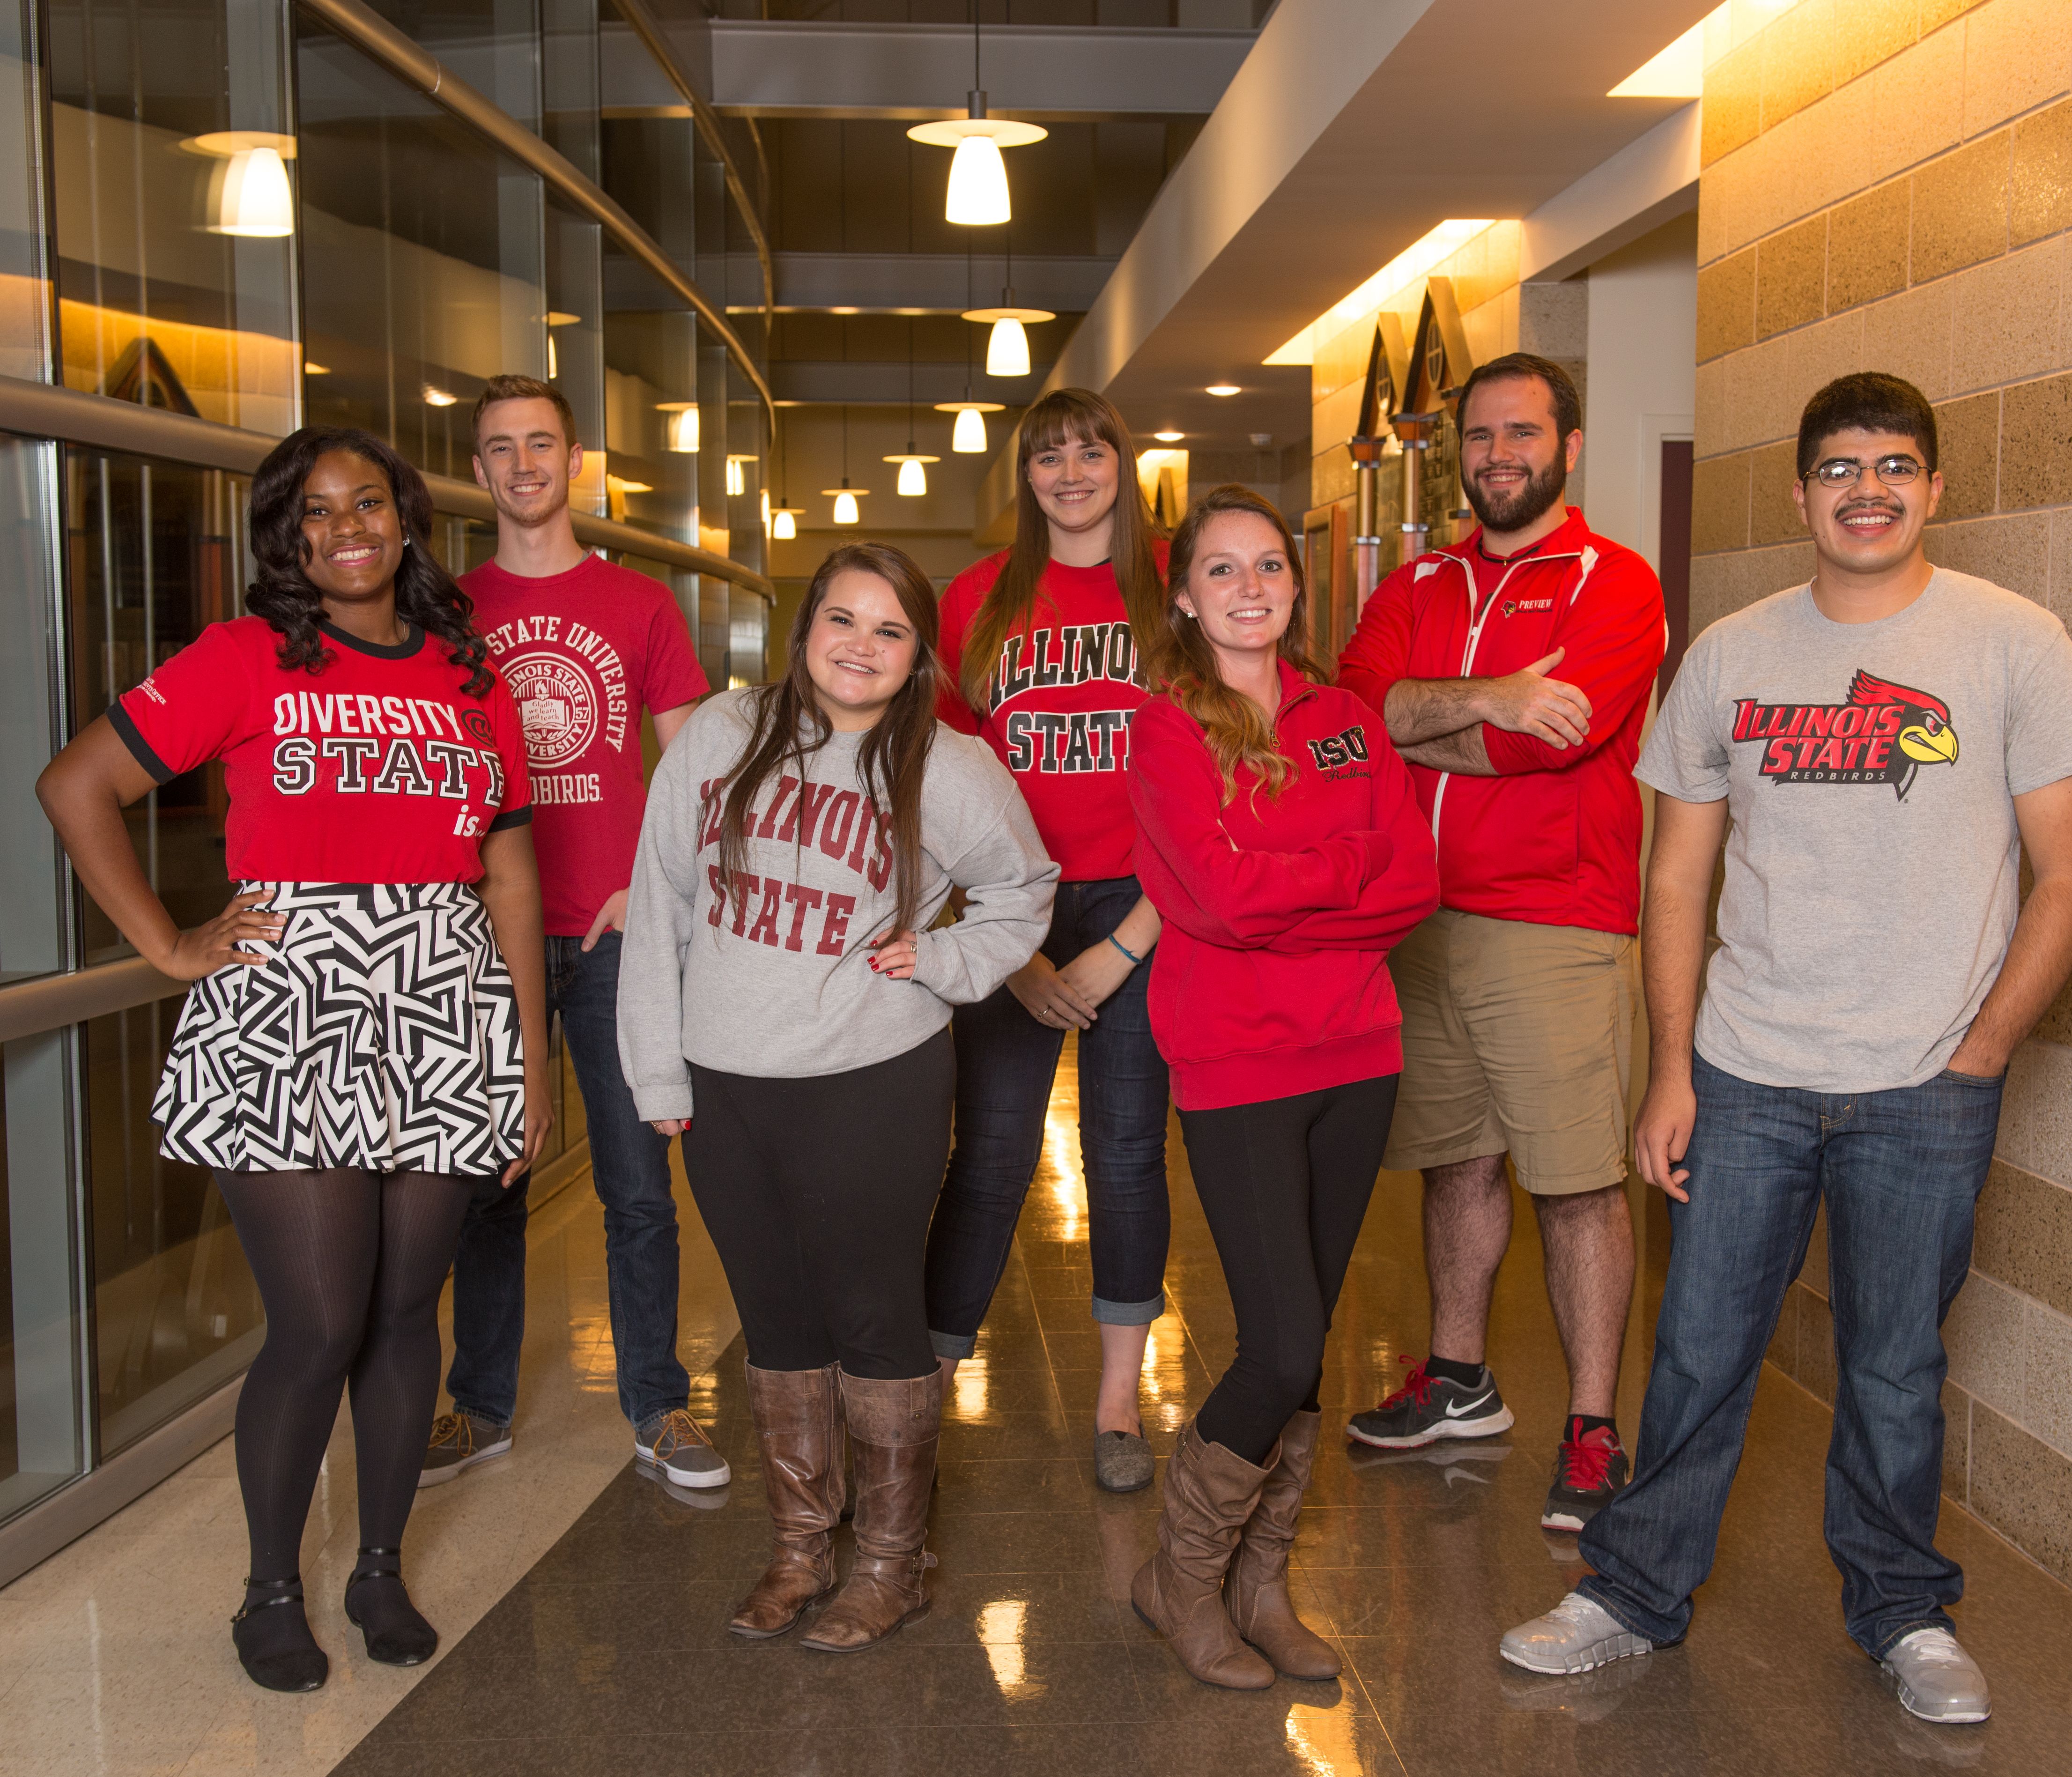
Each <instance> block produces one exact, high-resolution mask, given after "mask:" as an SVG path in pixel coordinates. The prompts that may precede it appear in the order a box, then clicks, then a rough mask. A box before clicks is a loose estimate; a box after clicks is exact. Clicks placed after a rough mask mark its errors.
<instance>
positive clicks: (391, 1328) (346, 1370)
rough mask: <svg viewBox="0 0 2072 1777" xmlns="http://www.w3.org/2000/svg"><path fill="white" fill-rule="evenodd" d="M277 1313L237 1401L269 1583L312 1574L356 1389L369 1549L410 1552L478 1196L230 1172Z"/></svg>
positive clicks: (457, 1182) (455, 1187)
mask: <svg viewBox="0 0 2072 1777" xmlns="http://www.w3.org/2000/svg"><path fill="white" fill-rule="evenodd" d="M216 1184H217V1187H219V1188H220V1190H221V1191H222V1192H223V1199H224V1202H225V1203H228V1205H229V1206H230V1216H231V1220H232V1221H233V1222H235V1223H236V1225H237V1238H238V1240H239V1242H240V1244H242V1245H243V1247H244V1248H245V1259H246V1261H248V1262H249V1264H250V1265H251V1267H252V1274H253V1277H255V1278H257V1280H258V1284H259V1294H260V1296H261V1299H262V1300H263V1301H264V1302H265V1305H266V1343H265V1345H264V1346H263V1347H261V1350H260V1352H259V1355H258V1356H257V1358H255V1359H253V1363H252V1368H250V1369H249V1371H247V1372H245V1390H244V1392H243V1393H242V1394H240V1396H239V1397H238V1399H237V1484H238V1487H239V1488H240V1491H242V1492H243V1493H244V1495H245V1526H246V1528H247V1529H248V1530H249V1532H251V1537H252V1570H251V1577H252V1578H253V1579H254V1580H272V1579H286V1578H287V1577H289V1576H290V1575H291V1574H293V1573H296V1572H298V1570H299V1569H300V1567H301V1565H302V1527H303V1524H304V1523H305V1522H306V1520H307V1519H308V1517H309V1515H310V1493H311V1492H312V1491H314V1490H315V1487H316V1480H317V1471H318V1470H319V1468H320V1467H321V1466H323V1455H324V1446H326V1445H327V1443H329V1442H330V1441H331V1428H332V1426H333V1425H335V1424H336V1423H337V1421H338V1401H339V1391H340V1390H341V1389H342V1388H344V1387H345V1385H346V1384H347V1383H348V1382H350V1383H351V1384H352V1438H353V1446H354V1450H355V1454H356V1458H357V1459H358V1464H359V1479H360V1544H361V1545H362V1546H363V1547H364V1548H368V1549H397V1548H400V1547H401V1545H402V1540H403V1527H404V1525H405V1524H408V1523H409V1519H410V1502H411V1501H412V1499H414V1498H415V1497H416V1495H417V1475H418V1473H419V1471H421V1469H422V1468H423V1467H424V1463H425V1441H426V1438H428V1437H429V1436H430V1433H431V1427H432V1409H433V1408H434V1406H435V1405H437V1404H438V1390H439V1325H438V1307H439V1290H440V1288H441V1286H442V1285H443V1284H444V1283H445V1281H446V1267H447V1266H448V1265H450V1264H451V1263H452V1262H453V1256H454V1246H455V1244H457V1243H458V1240H459V1239H460V1224H461V1218H462V1216H464V1215H465V1214H466V1213H467V1203H468V1195H469V1191H470V1184H469V1182H468V1181H467V1180H464V1179H460V1178H454V1177H451V1176H450V1175H448V1174H443V1173H428V1172H396V1173H385V1174H384V1173H376V1172H363V1171H360V1170H357V1169H353V1168H347V1169H343V1170H338V1171H332V1172H218V1173H217V1174H216Z"/></svg>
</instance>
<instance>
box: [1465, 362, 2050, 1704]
mask: <svg viewBox="0 0 2072 1777" xmlns="http://www.w3.org/2000/svg"><path fill="white" fill-rule="evenodd" d="M1798 468H1799V482H1798V486H1797V487H1796V489H1795V490H1794V498H1795V500H1797V502H1798V504H1799V509H1800V512H1802V514H1803V516H1804V519H1805V521H1806V526H1807V529H1808V530H1809V531H1810V532H1811V533H1812V537H1813V544H1814V550H1815V557H1816V561H1817V566H1816V568H1815V573H1814V577H1813V579H1812V581H1811V583H1810V584H1808V585H1807V586H1800V587H1796V588H1794V589H1793V590H1790V591H1788V592H1781V593H1778V594H1775V595H1774V596H1773V597H1771V598H1769V599H1764V600H1762V602H1760V603H1757V604H1755V605H1753V606H1751V607H1749V608H1748V609H1747V610H1745V611H1740V612H1737V613H1736V614H1735V615H1733V616H1730V617H1727V618H1725V619H1721V620H1720V622H1719V623H1715V624H1713V625H1712V627H1711V628H1709V629H1708V630H1707V631H1705V633H1704V635H1703V636H1700V638H1699V639H1698V640H1697V641H1696V644H1693V646H1692V649H1691V651H1690V653H1689V654H1688V656H1687V657H1686V658H1685V660H1684V661H1683V667H1682V668H1681V670H1680V671H1679V673H1678V674H1677V677H1676V682H1675V685H1673V686H1671V689H1670V693H1669V696H1668V698H1667V701H1666V702H1665V703H1664V704H1663V710H1662V714H1661V716H1660V718H1659V721H1658V722H1656V724H1655V731H1654V733H1653V734H1652V736H1651V738H1650V739H1649V741H1648V743H1647V746H1646V750H1645V751H1643V753H1642V755H1641V760H1640V764H1639V767H1638V775H1639V777H1640V778H1641V779H1642V782H1644V783H1646V784H1651V785H1653V786H1654V788H1655V790H1656V791H1657V792H1659V793H1658V795H1657V796H1656V799H1655V842H1654V849H1653V853H1652V856H1651V860H1650V863H1649V867H1648V878H1647V900H1646V912H1645V915H1644V917H1643V920H1642V963H1643V973H1644V978H1645V981H1646V993H1647V1009H1648V1017H1649V1021H1650V1026H1651V1045H1652V1055H1651V1077H1650V1080H1649V1083H1648V1088H1647V1094H1646V1098H1645V1100H1643V1102H1642V1106H1641V1111H1640V1117H1639V1120H1638V1125H1637V1126H1636V1129H1635V1132H1634V1141H1635V1146H1636V1149H1637V1150H1638V1162H1639V1166H1640V1171H1641V1174H1642V1177H1643V1178H1646V1180H1647V1182H1648V1183H1651V1184H1653V1185H1655V1186H1659V1187H1660V1188H1661V1189H1662V1191H1663V1192H1665V1193H1666V1194H1667V1196H1668V1198H1669V1199H1670V1205H1669V1214H1670V1223H1671V1230H1672V1233H1673V1236H1674V1237H1673V1243H1672V1246H1671V1257H1670V1262H1669V1273H1668V1277H1667V1282H1666V1285H1665V1287H1664V1292H1663V1302H1662V1310H1661V1315H1660V1318H1659V1322H1657V1326H1656V1331H1655V1363H1654V1367H1653V1369H1652V1371H1651V1374H1650V1376H1649V1378H1648V1386H1647V1396H1646V1402H1645V1404H1644V1405H1643V1406H1642V1412H1641V1429H1640V1446H1639V1450H1638V1465H1637V1468H1636V1471H1635V1473H1634V1478H1633V1480H1632V1483H1630V1485H1629V1486H1628V1487H1626V1490H1625V1491H1623V1492H1622V1494H1620V1495H1618V1498H1616V1499H1614V1500H1613V1502H1612V1503H1610V1504H1609V1505H1608V1506H1607V1507H1605V1509H1604V1510H1603V1511H1601V1512H1599V1513H1598V1514H1597V1516H1596V1517H1595V1518H1593V1520H1591V1522H1590V1524H1589V1527H1588V1528H1587V1529H1586V1530H1585V1532H1584V1534H1583V1537H1582V1541H1581V1552H1582V1555H1583V1558H1584V1559H1585V1561H1588V1562H1589V1565H1590V1566H1591V1567H1592V1568H1593V1569H1594V1572H1593V1573H1591V1574H1590V1575H1589V1577H1587V1578H1585V1580H1584V1581H1583V1582H1582V1583H1581V1586H1579V1587H1578V1589H1577V1590H1576V1591H1574V1592H1572V1593H1570V1594H1568V1597H1567V1598H1564V1599H1563V1600H1562V1602H1560V1604H1559V1605H1558V1606H1556V1607H1555V1609H1554V1610H1552V1611H1551V1612H1550V1613H1549V1614H1548V1615H1546V1616H1544V1617H1540V1618H1538V1619H1535V1620H1534V1621H1532V1622H1531V1623H1524V1624H1522V1625H1521V1626H1519V1627H1518V1628H1515V1629H1513V1630H1512V1631H1511V1632H1510V1633H1509V1634H1508V1635H1505V1636H1504V1638H1503V1644H1502V1650H1501V1651H1502V1652H1503V1657H1504V1658H1505V1659H1506V1660H1510V1661H1511V1662H1512V1663H1513V1664H1515V1665H1519V1666H1524V1667H1527V1668H1530V1669H1531V1670H1533V1671H1535V1672H1587V1671H1589V1670H1590V1669H1591V1668H1593V1667H1595V1666H1597V1665H1601V1664H1604V1663H1605V1661H1607V1660H1617V1659H1621V1658H1623V1657H1625V1656H1629V1655H1634V1654H1645V1653H1647V1652H1650V1651H1651V1649H1652V1648H1654V1647H1660V1646H1663V1645H1666V1644H1667V1643H1673V1642H1676V1641H1680V1640H1681V1639H1683V1634H1684V1631H1685V1630H1686V1629H1687V1627H1688V1625H1689V1623H1690V1620H1691V1610H1692V1604H1691V1594H1692V1592H1693V1591H1694V1590H1696V1587H1697V1586H1699V1585H1700V1582H1703V1581H1704V1578H1705V1577H1706V1575H1707V1573H1708V1572H1709V1571H1710V1569H1711V1567H1712V1556H1713V1551H1714V1548H1715V1545H1716V1542H1717V1540H1718V1534H1719V1527H1720V1515H1721V1513H1722V1512H1724V1511H1725V1507H1726V1500H1727V1491H1728V1489H1729V1487H1730V1486H1731V1485H1732V1484H1733V1476H1734V1470H1735V1467H1736V1466H1737V1464H1738V1462H1740V1459H1741V1442H1742V1438H1743V1436H1744V1434H1745V1430H1746V1428H1747V1424H1748V1415H1749V1405H1750V1403H1751V1401H1753V1397H1754V1393H1755V1384H1756V1378H1757V1373H1758V1372H1759V1370H1760V1368H1761V1366H1762V1359H1763V1354H1764V1351H1765V1349H1766V1347H1767V1345H1768V1343H1769V1341H1770V1335H1771V1333H1772V1331H1774V1328H1775V1327H1776V1324H1777V1318H1778V1311H1779V1310H1780V1308H1781V1306H1782V1302H1783V1299H1784V1294H1785V1291H1786V1289H1787V1288H1788V1287H1789V1285H1790V1282H1791V1280H1792V1278H1793V1277H1795V1276H1796V1275H1797V1273H1798V1272H1799V1267H1800V1265H1802V1264H1803V1262H1804V1260H1805V1256H1806V1250H1807V1242H1808V1240H1810V1238H1811V1234H1812V1231H1813V1222H1814V1216H1815V1211H1816V1210H1817V1209H1818V1207H1819V1205H1820V1204H1821V1203H1822V1202H1823V1200H1824V1201H1825V1203H1826V1205H1827V1243H1828V1264H1829V1273H1830V1291H1831V1302H1832V1304H1833V1308H1834V1316H1835V1339H1836V1355H1837V1359H1838V1369H1837V1376H1836V1386H1835V1429H1834V1436H1833V1441H1832V1442H1831V1445H1830V1446H1829V1449H1828V1454H1827V1512H1826V1519H1825V1526H1824V1528H1825V1531H1826V1535H1827V1547H1828V1549H1829V1551H1830V1553H1831V1554H1832V1556H1833V1557H1834V1561H1835V1565H1836V1567H1837V1568H1839V1569H1840V1571H1841V1575H1842V1608H1843V1613H1844V1619H1845V1620H1846V1623H1847V1626H1848V1632H1849V1634H1850V1635H1851V1636H1852V1638H1853V1639H1855V1640H1856V1643H1857V1644H1858V1645H1859V1646H1860V1647H1862V1648H1863V1649H1864V1652H1866V1653H1868V1655H1870V1656H1871V1657H1872V1658H1873V1660H1878V1661H1880V1662H1881V1663H1882V1664H1883V1665H1884V1667H1885V1670H1886V1672H1888V1673H1889V1675H1890V1676H1891V1678H1892V1680H1893V1684H1894V1686H1895V1689H1897V1693H1898V1696H1899V1699H1900V1701H1901V1703H1902V1704H1904V1705H1905V1707H1906V1708H1907V1709H1910V1710H1911V1711H1912V1712H1913V1713H1914V1714H1916V1715H1918V1716H1920V1717H1922V1718H1924V1719H1926V1720H1928V1721H1984V1719H1985V1718H1986V1717H1987V1715H1988V1713H1990V1711H1991V1702H1990V1700H1989V1697H1988V1689H1987V1684H1986V1680H1985V1676H1984V1673H1982V1672H1980V1671H1979V1668H1978V1666H1977V1664H1976V1663H1975V1662H1974V1661H1973V1660H1972V1659H1971V1656H1969V1655H1968V1654H1967V1653H1966V1652H1964V1650H1963V1647H1960V1646H1959V1644H1958V1643H1957V1641H1956V1639H1955V1636H1954V1635H1952V1634H1951V1619H1950V1616H1949V1614H1948V1611H1947V1608H1946V1606H1948V1605H1950V1604H1952V1603H1954V1602H1955V1601H1956V1599H1957V1598H1959V1596H1960V1595H1961V1594H1962V1592H1963V1571H1962V1569H1959V1567H1958V1565H1957V1564H1956V1563H1955V1561H1951V1560H1950V1559H1949V1558H1948V1557H1947V1556H1945V1555H1944V1554H1942V1553H1941V1552H1940V1551H1939V1550H1938V1549H1937V1548H1936V1547H1935V1526H1936V1518H1937V1514H1938V1506H1939V1500H1940V1490H1941V1477H1942V1408H1941V1405H1940V1397H1941V1392H1942V1379H1943V1376H1944V1374H1945V1372H1946V1370H1947V1362H1946V1359H1945V1357H1944V1353H1943V1349H1942V1337H1941V1333H1940V1328H1941V1326H1942V1318H1943V1317H1944V1316H1945V1315H1946V1314H1947V1313H1948V1312H1949V1310H1950V1306H1951V1302H1954V1301H1955V1298H1956V1294H1957V1291H1958V1290H1959V1286H1960V1285H1962V1284H1963V1281H1964V1277H1965V1273H1966V1271H1967V1268H1968V1266H1969V1265H1970V1262H1971V1224H1972V1209H1973V1204H1974V1202H1975V1199H1976V1198H1977V1196H1978V1194H1979V1189H1980V1187H1982V1186H1983V1185H1984V1183H1985V1180H1986V1173H1987V1169H1988V1165H1989V1164H1990V1162H1991V1161H1992V1151H1993V1141H1994V1136H1995V1133H1996V1129H1997V1126H1998V1123H1999V1119H2000V1090H2001V1083H2002V1080H2003V1077H2004V1074H2005V1071H2006V1068H2007V1065H2008V1057H2009V1055H2011V1054H2012V1051H2013V1050H2014V1047H2015V1045H2016V1043H2019V1042H2020V1041H2021V1039H2022V1038H2023V1037H2024V1036H2025V1035H2027V1034H2028V1032H2029V1027H2030V1026H2032V1025H2033V1023H2034V1022H2035V1021H2036V1019H2037V1017H2038V1015H2039V1014H2041V1012H2042V1011H2043V1010H2044V1008H2045V1006H2048V1005H2049V1003H2050V1002H2051V1000H2052V999H2053V998H2054V997H2055V995H2056V994H2057V993H2058V989H2060V988H2061V987H2062V986H2063V985H2064V984H2065V981H2066V976H2067V974H2068V973H2072V640H2068V639H2067V637H2066V631H2065V626H2064V625H2063V624H2062V623H2061V622H2060V621H2059V620H2058V619H2057V618H2056V617H2055V616H2053V615H2051V614H2050V613H2049V611H2045V610H2044V609H2043V608H2042V607H2040V606H2037V605H2035V604H2032V603H2029V601H2028V600H2026V599H2021V598H2020V597H2018V596H2016V594H2013V593H2010V592H2007V591H2004V590H2002V589H2001V588H2000V587H1998V586H1992V585H1989V584H1988V583H1987V582H1984V581H1982V580H1975V579H1973V578H1970V577H1969V576H1967V575H1964V574H1951V573H1949V572H1948V571H1947V570H1942V569H1938V568H1934V567H1932V566H1930V563H1929V561H1928V559H1927V557H1926V554H1925V553H1924V551H1923V548H1922V527H1923V526H1924V525H1925V524H1926V522H1927V521H1928V520H1929V519H1930V517H1932V516H1934V511H1935V508H1936V504H1937V502H1938V500H1939V499H1940V498H1941V495H1942V476H1941V475H1940V474H1939V473H1938V472H1937V470H1936V441H1935V418H1934V413H1933V412H1932V411H1931V410H1930V407H1929V405H1928V403H1927V401H1926V399H1924V398H1923V397H1922V394H1921V393H1920V391H1919V390H1918V389H1915V388H1914V387H1913V385H1911V384H1909V383H1905V382H1902V381H1901V380H1899V379H1898V378H1897V377H1895V376H1877V375H1860V376H1844V377H1842V378H1841V379H1840V380H1837V381H1836V382H1832V383H1830V384H1829V385H1827V387H1826V388H1824V389H1822V390H1820V392H1819V393H1818V394H1816V395H1815V397H1813V399H1812V401H1811V402H1810V403H1809V404H1808V405H1807V409H1806V412H1805V415H1804V417H1803V419H1802V420H1801V422H1800V424H1799V460H1798ZM1729 821H1731V826H1730V825H1729ZM1722 843H1724V844H1725V851H1726V879H1725V888H1724V891H1723V892H1722V894H1721V895H1720V907H1719V916H1718V932H1719V940H1720V944H1719V949H1718V951H1717V952H1716V954H1715V955H1714V956H1713V957H1712V960H1711V963H1710V965H1709V967H1708V966H1707V965H1706V963H1705V937H1706V933H1705V924H1706V908H1707V903H1708V899H1709V897H1710V892H1711V888H1712V876H1713V870H1714V866H1715V864H1716V862H1717V860H1718V858H1719V855H1720V848H1721V845H1722ZM2025 848H2026V849H2027V851H2028V854H2029V862H2030V864H2031V866H2032V867H2033V870H2034V872H2035V886H2034V888H2033V891H2032V892H2031V894H2030V895H2029V899H2028V901H2027V903H2022V901H2021V895H2020V889H2019V880H2020V873H2021V854H2022V851H2023V849H2025ZM1701 976H1702V978H1703V987H1704V991H1703V995H1702V999H1701V996H1700V979H1701Z"/></svg>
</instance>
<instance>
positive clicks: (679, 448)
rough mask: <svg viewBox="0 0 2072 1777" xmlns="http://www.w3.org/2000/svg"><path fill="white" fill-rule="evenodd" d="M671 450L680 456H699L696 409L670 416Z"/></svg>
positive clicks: (688, 409)
mask: <svg viewBox="0 0 2072 1777" xmlns="http://www.w3.org/2000/svg"><path fill="white" fill-rule="evenodd" d="M669 448H670V449H671V450H674V451H676V453H677V454H678V455H680V456H690V457H694V456H696V455H697V454H698V410H697V409H696V408H695V407H685V408H681V409H678V410H677V411H676V412H675V413H672V414H670V416H669ZM730 467H731V465H730Z"/></svg>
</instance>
